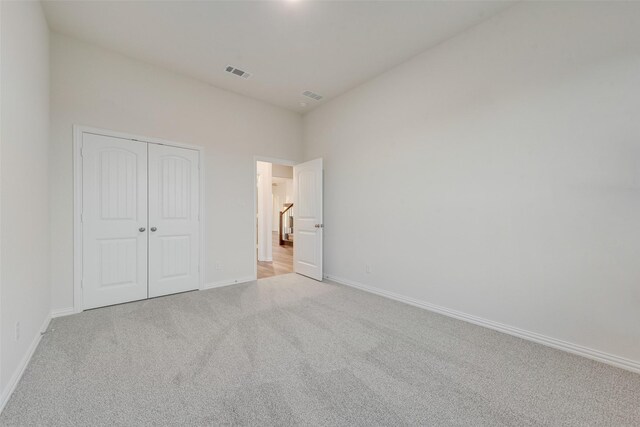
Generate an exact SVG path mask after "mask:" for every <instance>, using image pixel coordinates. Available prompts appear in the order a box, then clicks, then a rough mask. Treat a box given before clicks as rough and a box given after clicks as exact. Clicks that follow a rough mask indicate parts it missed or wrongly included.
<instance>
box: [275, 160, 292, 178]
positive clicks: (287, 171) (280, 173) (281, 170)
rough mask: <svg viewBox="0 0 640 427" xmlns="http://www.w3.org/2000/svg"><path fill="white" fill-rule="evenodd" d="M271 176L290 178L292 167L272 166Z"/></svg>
mask: <svg viewBox="0 0 640 427" xmlns="http://www.w3.org/2000/svg"><path fill="white" fill-rule="evenodd" d="M272 169H273V176H274V177H276V178H292V179H293V166H287V165H278V164H275V163H274V164H273V167H272Z"/></svg>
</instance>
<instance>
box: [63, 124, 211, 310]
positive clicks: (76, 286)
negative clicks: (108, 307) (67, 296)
mask: <svg viewBox="0 0 640 427" xmlns="http://www.w3.org/2000/svg"><path fill="white" fill-rule="evenodd" d="M85 133H88V134H94V135H102V136H107V137H113V138H120V139H128V140H131V141H136V142H145V143H147V144H160V145H168V146H171V147H177V148H186V149H189V150H195V151H197V152H198V171H199V180H200V182H199V184H200V185H199V187H200V188H199V199H200V203H199V205H200V206H199V212H198V213H199V216H200V230H199V234H200V236H199V237H200V244H199V246H200V251H199V252H200V254H199V255H200V256H199V261H198V262H199V263H200V274H199V277H198V281H199V283H198V284H199V289H200V290H202V289H205V284H204V277H205V273H206V268H205V267H206V266H205V263H204V260H205V259H206V258H205V238H204V236H205V227H206V222H205V218H206V216H205V200H204V194H205V191H204V189H205V186H204V185H205V183H204V176H205V170H204V162H203V161H202V156H203V154H204V149H203V148H202V147H199V146H196V145H188V144H182V143H178V142H173V141H167V140H164V139H159V138H152V137H147V136H139V135H132V134H129V133H124V132H117V131H112V130H106V129H98V128H94V127H89V126H81V125H74V126H73V307H68V308H66V309H63V310H59V311H58V312H56V313H52V315H53V316H63V315H67V314H73V313H80V312H82V311H83V310H84V308H83V304H82V276H83V271H82V256H83V250H84V248H83V245H82V140H83V135H84V134H85Z"/></svg>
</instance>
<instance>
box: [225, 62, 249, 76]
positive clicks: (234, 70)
mask: <svg viewBox="0 0 640 427" xmlns="http://www.w3.org/2000/svg"><path fill="white" fill-rule="evenodd" d="M225 70H226V71H227V73H231V74H235V75H236V76H238V77H242V78H243V79H248V78H249V77H251V74H249V73H247V72H246V71H244V70H241V69H240V68H236V67H232V66H231V65H227V68H225Z"/></svg>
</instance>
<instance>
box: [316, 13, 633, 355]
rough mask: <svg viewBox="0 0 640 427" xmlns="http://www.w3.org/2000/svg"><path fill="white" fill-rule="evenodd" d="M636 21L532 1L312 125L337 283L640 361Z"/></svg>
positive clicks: (339, 102) (343, 101)
mask: <svg viewBox="0 0 640 427" xmlns="http://www.w3.org/2000/svg"><path fill="white" fill-rule="evenodd" d="M639 22H640V3H622V2H601V3H594V2H565V3H548V2H538V3H521V4H517V5H515V6H513V7H511V8H509V9H507V10H506V11H505V12H504V13H503V14H501V15H499V16H497V17H495V18H493V19H491V20H488V21H485V22H484V23H482V24H480V25H479V26H477V27H475V28H473V29H470V30H468V31H467V32H465V33H463V34H461V35H459V36H457V37H456V38H454V39H451V40H449V41H447V42H445V43H442V44H441V45H439V46H438V47H436V48H434V49H432V50H430V51H428V52H425V53H424V54H421V55H420V56H418V57H416V58H414V59H412V60H411V61H409V62H406V63H404V64H402V65H400V66H398V67H396V68H394V69H393V70H390V71H389V72H387V73H385V74H383V75H381V76H379V77H378V78H376V79H375V80H373V81H370V82H368V83H366V84H364V85H362V86H360V87H358V88H356V89H354V90H352V91H350V92H348V93H346V94H344V95H343V96H341V97H339V98H337V99H335V100H332V101H329V102H328V103H327V104H325V105H323V106H321V107H320V108H318V109H317V110H315V111H313V112H310V113H308V114H307V115H305V117H304V144H305V158H306V159H312V158H315V157H324V160H325V212H324V220H325V253H324V256H325V258H324V259H325V268H326V273H327V274H329V275H332V276H336V277H339V278H343V279H348V280H351V281H354V282H358V283H361V284H365V285H368V286H371V287H375V288H378V289H382V290H385V291H389V292H394V293H397V294H400V295H404V296H408V297H411V298H414V299H418V300H421V301H426V302H428V303H431V304H436V305H439V306H442V307H445V308H448V309H453V310H458V311H461V312H464V313H467V314H470V315H474V316H479V317H482V318H485V319H489V320H493V321H497V322H502V323H504V324H507V325H510V326H514V327H518V328H522V329H524V330H527V331H531V332H536V333H539V334H543V335H546V336H549V337H552V338H557V339H560V340H565V341H568V342H570V343H574V344H579V345H582V346H586V347H588V348H592V349H596V350H600V351H603V352H607V353H610V354H613V355H617V356H621V357H624V358H628V359H631V360H633V361H636V362H640V345H639V343H640V328H639V327H638V325H640V309H639V307H640V261H639V255H640V25H638V23H639ZM366 264H370V265H371V273H370V274H367V273H366V272H365V265H366Z"/></svg>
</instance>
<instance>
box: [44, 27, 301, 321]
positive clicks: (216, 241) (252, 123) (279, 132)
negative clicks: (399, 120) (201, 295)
mask: <svg viewBox="0 0 640 427" xmlns="http://www.w3.org/2000/svg"><path fill="white" fill-rule="evenodd" d="M51 55H52V61H51V89H52V90H51V113H52V114H51V127H52V131H51V143H52V147H51V148H52V156H51V159H52V162H51V171H52V173H51V175H50V182H51V184H50V188H51V197H52V198H51V204H52V209H51V220H52V231H51V237H52V241H53V242H54V248H53V249H54V250H53V251H52V258H51V259H52V290H53V309H54V310H60V309H65V308H69V307H71V306H72V305H73V280H72V279H73V270H72V269H73V245H72V243H73V241H72V235H73V212H72V207H73V193H72V191H73V186H72V176H73V175H72V125H74V124H80V125H87V126H95V127H99V128H105V129H112V130H116V131H122V132H129V133H134V134H139V135H145V136H152V137H158V138H164V139H168V140H173V141H177V142H183V143H187V144H194V145H201V146H203V147H205V153H204V158H205V161H204V165H205V169H206V182H205V186H206V187H205V191H206V212H207V213H206V223H207V224H209V225H210V226H209V227H208V228H207V234H206V242H207V245H206V256H207V258H206V265H205V269H206V275H205V281H206V282H207V283H210V284H216V283H222V282H228V281H231V282H233V280H238V279H245V278H250V277H253V275H254V272H255V265H254V259H255V258H254V252H253V251H254V250H255V244H254V242H253V239H254V227H255V212H254V203H253V194H254V185H255V183H254V182H253V180H254V168H255V162H254V156H256V155H259V156H269V157H277V158H292V159H298V158H299V157H300V150H301V148H300V140H301V125H302V120H301V118H300V116H299V115H298V114H296V113H292V112H289V111H286V110H283V109H281V108H278V107H273V106H271V105H268V104H265V103H263V102H260V101H255V100H252V99H249V98H247V97H244V96H241V95H237V94H233V93H231V92H227V91H224V90H220V89H217V88H214V87H212V86H209V85H206V84H204V83H200V82H198V81H195V80H191V79H189V78H185V77H182V76H179V75H177V74H174V73H171V72H169V71H164V70H162V69H159V68H156V67H154V66H150V65H147V64H144V63H142V62H138V61H136V60H132V59H129V58H126V57H124V56H121V55H119V54H115V53H112V52H110V51H107V50H103V49H101V48H98V47H95V46H92V45H90V44H86V43H84V42H80V41H77V40H75V39H72V38H68V37H66V36H61V35H57V34H52V36H51ZM230 78H233V76H230ZM214 224H226V226H225V227H214V226H212V225H214Z"/></svg>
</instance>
